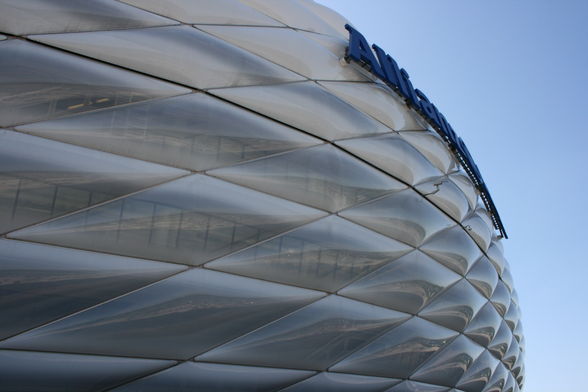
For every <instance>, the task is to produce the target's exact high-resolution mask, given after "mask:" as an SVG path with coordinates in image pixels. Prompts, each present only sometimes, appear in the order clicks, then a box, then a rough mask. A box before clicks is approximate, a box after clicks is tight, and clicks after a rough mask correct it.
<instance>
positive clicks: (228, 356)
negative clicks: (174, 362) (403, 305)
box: [197, 296, 410, 370]
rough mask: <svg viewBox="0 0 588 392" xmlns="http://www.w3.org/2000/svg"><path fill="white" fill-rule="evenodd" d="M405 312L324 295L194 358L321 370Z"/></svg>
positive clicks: (399, 321)
mask: <svg viewBox="0 0 588 392" xmlns="http://www.w3.org/2000/svg"><path fill="white" fill-rule="evenodd" d="M409 317H410V316H409V315H407V314H404V313H399V312H395V311H392V310H387V309H383V308H380V307H376V306H373V305H368V304H363V303H361V302H357V301H352V300H349V299H345V298H342V297H339V296H329V297H327V298H325V299H323V300H320V301H318V302H315V303H313V304H312V305H309V306H307V307H305V308H304V309H302V310H299V311H298V312H296V313H293V314H291V315H289V316H287V317H284V318H283V319H280V320H278V321H276V322H274V323H272V324H270V325H268V326H265V327H263V328H260V329H258V330H257V331H255V332H252V333H250V334H248V335H246V336H244V337H241V338H239V339H237V340H234V341H232V342H230V343H228V344H225V345H224V346H221V347H219V348H216V349H214V350H212V351H210V352H208V353H205V354H204V355H201V356H199V357H198V358H197V359H198V360H203V361H211V362H225V363H238V364H246V365H258V366H277V367H285V368H295V369H312V370H326V368H327V367H328V366H330V365H331V364H333V363H335V362H336V361H338V360H339V359H341V358H343V357H345V356H347V355H349V354H351V353H352V352H354V351H355V350H357V349H359V348H360V347H362V346H364V345H365V344H366V343H367V342H370V341H371V340H373V339H375V338H376V337H378V336H379V335H381V334H382V333H383V332H385V331H386V330H388V329H390V328H392V327H394V326H395V325H398V324H399V323H401V322H403V321H405V320H407V319H408V318H409ZM285 353H287V355H284V354H285Z"/></svg>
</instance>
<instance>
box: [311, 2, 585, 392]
mask: <svg viewBox="0 0 588 392" xmlns="http://www.w3.org/2000/svg"><path fill="white" fill-rule="evenodd" d="M319 2H320V3H322V4H324V5H326V6H328V7H330V8H332V9H335V10H336V11H338V12H339V13H341V14H342V15H343V16H345V17H347V18H348V19H349V20H350V21H351V22H352V23H353V24H354V26H355V27H356V28H357V29H358V30H359V31H360V32H361V33H362V34H363V35H364V36H365V37H366V39H367V40H368V41H369V42H370V43H376V44H378V45H379V46H380V47H381V48H382V49H384V50H385V51H386V52H388V53H389V54H390V55H391V56H392V57H393V58H395V59H396V61H397V62H398V64H399V65H400V66H401V67H404V68H405V69H406V70H407V71H408V72H409V73H410V75H411V80H412V82H413V84H414V86H415V87H417V88H419V89H421V90H423V92H425V93H426V94H427V96H428V97H429V99H430V100H431V102H433V103H435V104H436V105H437V107H438V108H439V110H440V111H441V112H442V113H444V114H445V116H446V117H447V119H448V120H449V122H450V123H451V124H452V126H453V128H454V129H455V130H456V132H457V134H458V135H460V136H461V137H462V138H463V139H464V141H465V142H466V144H467V146H468V148H469V150H470V152H471V153H472V155H473V157H474V160H475V161H476V163H477V165H478V167H479V168H480V170H481V172H482V175H483V176H484V179H485V181H486V183H487V185H488V188H489V189H490V192H491V194H492V197H493V199H494V201H495V203H496V205H497V207H498V211H499V212H500V215H501V218H502V220H503V222H504V224H505V227H506V230H507V233H508V235H509V237H510V238H509V239H508V240H506V241H504V246H505V253H506V257H507V258H508V260H509V262H510V264H511V267H512V272H513V275H514V278H515V285H516V287H517V291H518V292H519V296H520V299H521V306H522V312H523V325H524V330H525V335H526V340H527V352H526V367H527V369H526V382H525V388H524V390H525V391H528V392H553V391H574V392H575V391H584V390H586V381H585V377H586V372H588V360H587V359H586V356H587V355H588V316H587V311H586V309H587V308H588V304H587V302H588V294H587V293H588V288H587V287H586V286H588V257H587V256H586V251H585V249H586V247H588V230H587V225H588V213H587V212H586V204H587V203H586V201H587V199H588V186H587V180H588V178H587V177H588V175H587V173H586V172H587V170H586V166H587V164H586V163H585V161H586V159H587V158H586V157H587V156H588V154H587V153H586V152H585V150H586V148H587V146H588V129H586V128H587V126H586V121H585V120H586V114H587V113H588V99H587V98H586V95H585V91H584V90H585V89H586V88H588V50H587V49H588V45H587V42H588V22H587V20H588V1H586V0H561V1H554V0H517V1H513V0H492V1H472V0H443V1H440V0H411V1H408V0H405V1H400V0H369V1H357V0H319Z"/></svg>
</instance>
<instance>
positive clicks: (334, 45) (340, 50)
mask: <svg viewBox="0 0 588 392" xmlns="http://www.w3.org/2000/svg"><path fill="white" fill-rule="evenodd" d="M343 26H345V25H343ZM297 32H298V34H302V35H304V36H305V37H306V38H308V39H311V40H313V41H314V42H316V43H317V44H319V45H321V46H322V47H323V48H325V49H327V50H328V51H330V52H331V53H333V54H334V55H335V56H337V58H339V59H341V58H343V57H344V56H345V51H346V49H347V46H348V45H349V41H348V40H347V39H343V38H341V37H333V36H331V35H324V34H317V33H310V32H308V31H302V30H298V31H297ZM345 66H347V65H345Z"/></svg>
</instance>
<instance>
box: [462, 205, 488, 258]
mask: <svg viewBox="0 0 588 392" xmlns="http://www.w3.org/2000/svg"><path fill="white" fill-rule="evenodd" d="M478 211H480V210H478ZM480 215H481V214H480V213H479V212H476V213H474V214H472V215H470V216H469V217H468V218H466V219H465V220H464V221H463V222H462V226H463V227H464V228H465V229H466V231H467V233H468V234H469V235H470V237H472V239H473V240H474V241H475V242H476V244H478V246H479V247H480V248H481V249H482V250H483V251H487V250H488V247H489V246H490V241H491V240H492V231H493V226H492V224H491V223H490V224H488V223H486V222H485V221H484V219H483V218H482V217H481V216H480Z"/></svg>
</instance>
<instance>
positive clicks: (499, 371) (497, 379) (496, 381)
mask: <svg viewBox="0 0 588 392" xmlns="http://www.w3.org/2000/svg"><path fill="white" fill-rule="evenodd" d="M507 377H508V370H506V368H505V367H504V365H503V364H501V363H499V364H498V366H497V367H496V370H495V371H494V374H493V375H492V377H491V378H490V381H489V382H488V385H486V388H484V392H502V391H503V389H502V388H503V387H504V384H505V383H506V378H507Z"/></svg>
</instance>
